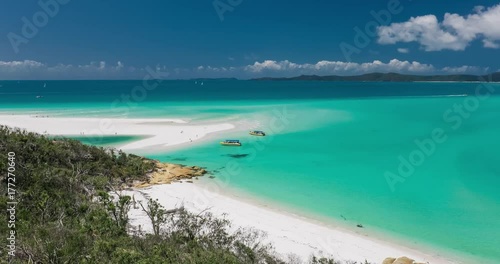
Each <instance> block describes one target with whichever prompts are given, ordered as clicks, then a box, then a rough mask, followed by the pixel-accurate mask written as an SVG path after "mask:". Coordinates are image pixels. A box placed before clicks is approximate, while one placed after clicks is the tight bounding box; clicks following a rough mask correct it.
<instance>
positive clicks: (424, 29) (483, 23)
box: [378, 4, 500, 51]
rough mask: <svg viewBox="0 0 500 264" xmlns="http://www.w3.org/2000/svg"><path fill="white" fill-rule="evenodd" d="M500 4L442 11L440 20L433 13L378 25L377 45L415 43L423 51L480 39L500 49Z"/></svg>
mask: <svg viewBox="0 0 500 264" xmlns="http://www.w3.org/2000/svg"><path fill="white" fill-rule="evenodd" d="M499 25H500V4H498V5H495V6H492V7H489V8H485V7H483V6H477V7H475V8H474V13H472V14H469V15H467V16H461V15H459V14H450V13H446V14H445V15H444V19H443V20H442V21H438V18H437V17H436V16H435V15H425V16H418V17H412V18H410V20H408V21H406V22H403V23H392V24H390V25H388V26H381V27H379V28H378V42H379V43H380V44H395V43H398V42H418V43H420V45H422V47H423V48H424V49H425V50H426V51H439V50H444V49H448V50H464V49H465V48H466V47H467V46H468V45H469V44H470V43H471V42H472V41H474V40H478V39H479V40H481V41H482V43H483V46H484V47H486V48H500V26H499Z"/></svg>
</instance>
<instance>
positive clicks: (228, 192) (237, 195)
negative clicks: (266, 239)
mask: <svg viewBox="0 0 500 264" xmlns="http://www.w3.org/2000/svg"><path fill="white" fill-rule="evenodd" d="M212 181H217V178H215V179H207V178H206V177H202V178H200V180H198V181H196V182H195V184H197V185H198V186H199V187H200V188H204V187H207V185H209V184H210V182H212ZM215 185H218V187H217V188H215V189H216V191H215V193H217V194H220V195H222V196H225V197H229V198H232V199H234V200H237V201H240V202H242V203H246V204H250V205H254V206H257V207H261V208H267V209H269V210H270V211H273V212H277V213H279V214H284V215H287V216H290V217H293V218H298V219H301V220H304V221H306V222H310V223H312V224H316V225H319V226H323V227H326V228H333V229H336V230H340V231H342V232H346V233H349V234H354V235H356V236H360V237H366V238H368V239H371V240H373V241H375V242H377V243H382V244H387V245H389V246H391V247H395V248H401V249H403V250H410V251H413V252H416V253H417V254H420V255H425V256H430V257H431V258H433V259H434V258H436V259H439V260H443V261H444V262H440V261H438V262H433V261H431V262H429V263H431V264H432V263H456V264H460V263H461V264H465V263H467V264H472V263H478V264H479V263H481V264H485V263H493V262H492V261H491V260H490V259H484V258H481V257H479V256H473V255H468V254H464V253H461V252H459V251H456V250H453V249H449V248H445V247H442V246H439V245H434V244H430V243H428V242H426V241H423V240H412V239H411V238H408V237H404V236H403V235H401V234H398V233H395V232H390V231H386V230H384V229H380V228H377V227H374V226H370V225H369V223H368V225H367V224H366V223H358V222H356V221H352V220H350V219H349V220H342V219H339V218H335V217H330V216H325V215H322V214H320V213H318V212H315V211H312V210H307V208H299V207H295V206H293V205H288V204H285V203H283V202H281V201H276V200H272V199H268V198H262V197H258V196H257V195H255V194H252V193H250V192H248V191H246V190H244V189H241V188H237V187H233V186H228V185H227V184H226V185H225V184H223V183H222V184H221V183H216V184H215ZM220 186H224V187H220ZM356 224H363V225H364V226H363V228H359V227H357V226H356ZM415 261H416V262H419V261H421V260H420V259H415Z"/></svg>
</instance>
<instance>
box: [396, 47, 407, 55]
mask: <svg viewBox="0 0 500 264" xmlns="http://www.w3.org/2000/svg"><path fill="white" fill-rule="evenodd" d="M398 52H399V53H405V54H406V53H409V52H410V50H409V49H405V48H398Z"/></svg>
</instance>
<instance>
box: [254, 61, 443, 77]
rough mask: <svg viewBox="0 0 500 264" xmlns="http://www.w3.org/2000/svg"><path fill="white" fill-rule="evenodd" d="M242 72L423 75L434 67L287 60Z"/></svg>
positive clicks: (426, 65) (407, 62)
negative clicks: (394, 73)
mask: <svg viewBox="0 0 500 264" xmlns="http://www.w3.org/2000/svg"><path fill="white" fill-rule="evenodd" d="M244 70H245V71H247V72H251V73H263V72H264V73H265V72H290V73H295V74H340V75H345V74H361V73H369V72H411V73H425V72H431V71H433V70H434V66H432V65H429V64H422V63H420V62H417V61H413V62H409V61H400V60H397V59H393V60H390V61H389V62H388V63H384V62H382V61H379V60H375V61H373V62H366V63H355V62H344V61H326V60H323V61H319V62H317V63H316V64H309V63H305V64H297V63H294V62H290V61H288V60H284V61H274V60H266V61H263V62H255V63H254V64H251V65H247V66H245V67H244Z"/></svg>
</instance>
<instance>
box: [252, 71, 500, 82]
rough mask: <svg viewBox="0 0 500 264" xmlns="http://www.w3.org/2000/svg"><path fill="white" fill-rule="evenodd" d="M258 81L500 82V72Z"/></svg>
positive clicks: (320, 77) (318, 77)
mask: <svg viewBox="0 0 500 264" xmlns="http://www.w3.org/2000/svg"><path fill="white" fill-rule="evenodd" d="M251 80H257V81H345V82H348V81H350V82H500V72H495V73H491V74H487V75H467V74H454V75H411V74H399V73H393V72H390V73H367V74H362V75H353V76H340V75H327V76H319V75H300V76H296V77H262V78H254V79H251Z"/></svg>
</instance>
